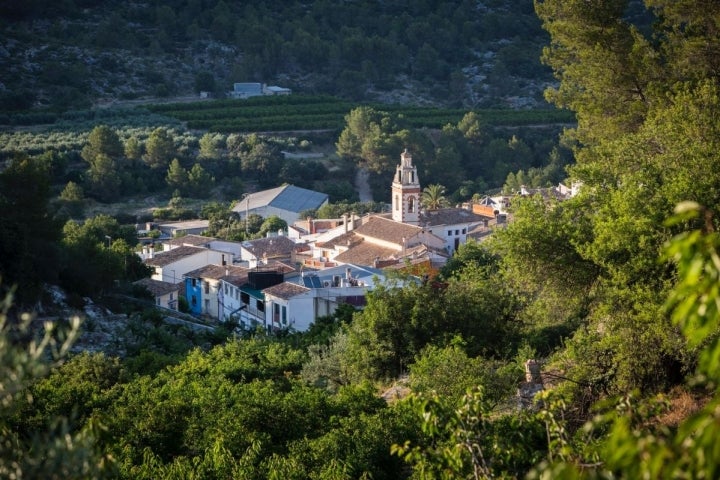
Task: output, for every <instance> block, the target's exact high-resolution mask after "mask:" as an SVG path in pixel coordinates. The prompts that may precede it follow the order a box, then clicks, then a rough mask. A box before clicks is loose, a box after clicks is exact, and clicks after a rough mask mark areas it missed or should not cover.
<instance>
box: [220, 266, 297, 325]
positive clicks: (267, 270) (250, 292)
mask: <svg viewBox="0 0 720 480" xmlns="http://www.w3.org/2000/svg"><path fill="white" fill-rule="evenodd" d="M285 270H286V267H284V266H283V265H281V264H275V265H270V266H266V267H260V268H255V269H252V270H250V269H247V270H246V271H245V272H240V273H238V274H233V273H232V272H231V273H230V275H225V276H223V277H222V278H221V279H220V285H219V289H218V298H219V305H220V317H219V319H220V320H221V321H228V320H230V319H234V320H237V321H238V323H239V326H240V328H241V329H243V330H252V329H254V328H256V327H257V326H259V325H261V326H262V327H263V328H267V321H266V312H265V294H264V293H263V291H262V290H263V289H265V288H267V287H271V286H273V285H277V284H279V283H282V282H283V280H284V275H285Z"/></svg>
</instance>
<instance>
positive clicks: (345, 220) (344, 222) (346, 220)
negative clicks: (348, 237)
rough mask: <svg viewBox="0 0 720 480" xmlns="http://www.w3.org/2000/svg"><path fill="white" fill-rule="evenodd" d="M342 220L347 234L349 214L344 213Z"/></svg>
mask: <svg viewBox="0 0 720 480" xmlns="http://www.w3.org/2000/svg"><path fill="white" fill-rule="evenodd" d="M342 219H343V225H345V233H348V216H347V213H343V216H342Z"/></svg>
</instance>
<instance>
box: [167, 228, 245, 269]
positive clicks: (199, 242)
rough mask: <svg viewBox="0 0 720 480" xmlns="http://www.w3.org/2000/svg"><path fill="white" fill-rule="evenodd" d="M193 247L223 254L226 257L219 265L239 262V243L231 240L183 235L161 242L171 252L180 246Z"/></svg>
mask: <svg viewBox="0 0 720 480" xmlns="http://www.w3.org/2000/svg"><path fill="white" fill-rule="evenodd" d="M188 245H190V246H194V247H203V248H209V249H211V250H217V251H218V252H224V253H226V254H227V255H225V257H224V258H223V261H222V262H220V264H221V265H226V264H230V265H232V264H233V263H234V262H237V261H239V260H240V249H241V246H240V242H233V241H231V240H220V239H217V238H215V237H206V236H202V235H183V236H181V237H176V238H171V239H169V240H167V241H165V242H163V246H164V247H165V250H172V249H174V248H178V247H182V246H188Z"/></svg>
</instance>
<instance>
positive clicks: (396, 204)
mask: <svg viewBox="0 0 720 480" xmlns="http://www.w3.org/2000/svg"><path fill="white" fill-rule="evenodd" d="M395 210H400V197H399V196H398V195H395Z"/></svg>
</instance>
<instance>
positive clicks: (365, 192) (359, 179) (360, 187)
mask: <svg viewBox="0 0 720 480" xmlns="http://www.w3.org/2000/svg"><path fill="white" fill-rule="evenodd" d="M369 176H370V173H369V172H368V171H367V170H365V169H362V168H358V170H357V173H355V190H357V192H358V196H359V197H360V201H361V202H372V201H373V198H372V191H371V190H370V183H369V182H368V177H369Z"/></svg>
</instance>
